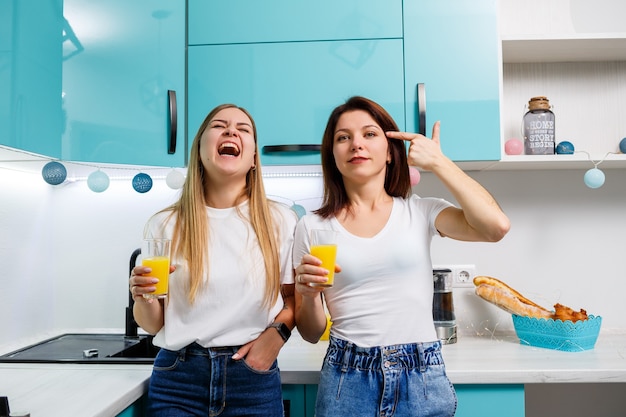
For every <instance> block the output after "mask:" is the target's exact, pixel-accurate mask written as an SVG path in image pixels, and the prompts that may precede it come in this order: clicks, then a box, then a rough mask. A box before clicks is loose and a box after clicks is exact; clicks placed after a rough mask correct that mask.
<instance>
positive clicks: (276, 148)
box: [263, 145, 322, 153]
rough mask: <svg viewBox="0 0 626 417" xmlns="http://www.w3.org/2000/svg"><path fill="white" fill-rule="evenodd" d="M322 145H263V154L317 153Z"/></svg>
mask: <svg viewBox="0 0 626 417" xmlns="http://www.w3.org/2000/svg"><path fill="white" fill-rule="evenodd" d="M321 149H322V145H265V146H263V153H275V152H319V151H320V150H321Z"/></svg>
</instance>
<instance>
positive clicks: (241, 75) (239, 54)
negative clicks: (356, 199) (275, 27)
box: [188, 39, 404, 165]
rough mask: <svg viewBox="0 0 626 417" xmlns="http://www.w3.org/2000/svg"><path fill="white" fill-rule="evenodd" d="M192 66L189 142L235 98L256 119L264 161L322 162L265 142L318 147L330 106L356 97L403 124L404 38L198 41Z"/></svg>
mask: <svg viewBox="0 0 626 417" xmlns="http://www.w3.org/2000/svg"><path fill="white" fill-rule="evenodd" d="M188 65H189V75H188V91H189V113H188V123H189V125H188V134H189V137H190V138H189V139H190V141H191V139H193V136H194V135H195V134H196V131H197V129H198V127H199V126H200V124H201V123H202V121H203V120H204V118H205V117H206V115H207V113H208V112H209V111H210V110H211V109H212V108H213V107H215V106H217V105H218V104H222V103H234V104H236V105H238V106H242V107H245V108H246V109H247V110H249V111H250V113H251V114H252V116H253V118H254V120H255V123H256V126H257V130H258V140H259V149H260V150H261V161H262V163H263V164H270V165H300V164H319V163H320V162H321V161H320V155H319V152H307V151H305V152H299V151H298V152H289V151H287V152H268V148H267V147H268V146H277V145H303V144H304V145H320V144H321V140H322V134H323V131H324V127H325V126H326V121H327V119H328V117H329V116H330V112H331V111H332V109H333V108H335V107H336V106H338V105H339V104H341V103H343V102H344V101H345V100H346V99H347V98H348V97H350V96H352V95H362V96H366V97H368V98H371V99H373V100H375V101H377V102H379V103H380V104H381V105H382V106H384V107H385V108H386V109H387V110H388V111H389V112H390V113H391V115H392V116H393V117H394V119H395V120H396V122H397V123H398V124H399V125H400V126H403V125H404V78H403V77H404V74H403V69H402V40H401V39H387V40H358V41H329V42H285V43H259V44H238V45H212V46H194V47H190V48H189V52H188ZM289 149H291V148H287V150H289Z"/></svg>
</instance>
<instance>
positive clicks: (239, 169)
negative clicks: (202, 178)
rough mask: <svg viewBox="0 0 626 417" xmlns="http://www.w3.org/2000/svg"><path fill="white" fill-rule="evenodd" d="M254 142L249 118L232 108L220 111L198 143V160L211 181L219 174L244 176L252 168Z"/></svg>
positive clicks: (242, 177)
mask: <svg viewBox="0 0 626 417" xmlns="http://www.w3.org/2000/svg"><path fill="white" fill-rule="evenodd" d="M255 154H256V141H255V136H254V127H253V123H252V121H251V120H250V118H249V117H248V116H247V115H246V114H245V113H244V112H243V111H241V110H240V109H237V108H235V107H230V108H225V109H222V110H220V111H219V112H218V113H216V114H215V116H214V117H213V118H212V119H211V120H210V121H209V123H208V125H207V127H206V129H205V130H204V132H203V133H202V138H201V141H200V158H201V160H202V165H203V166H204V169H205V171H206V172H207V173H208V174H209V177H210V178H211V179H213V180H216V179H217V178H219V176H220V175H226V176H237V177H239V175H240V176H241V179H244V180H245V176H246V174H247V173H248V171H250V169H251V168H253V167H254V165H255V163H254V157H255Z"/></svg>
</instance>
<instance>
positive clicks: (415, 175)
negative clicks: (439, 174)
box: [409, 167, 422, 187]
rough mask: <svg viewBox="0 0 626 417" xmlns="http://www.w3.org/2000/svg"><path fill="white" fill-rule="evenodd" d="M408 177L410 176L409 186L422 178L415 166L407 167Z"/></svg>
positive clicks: (417, 182)
mask: <svg viewBox="0 0 626 417" xmlns="http://www.w3.org/2000/svg"><path fill="white" fill-rule="evenodd" d="M409 177H410V178H411V187H413V186H415V185H417V184H419V182H420V179H421V178H422V176H421V174H420V172H419V171H418V170H417V168H415V167H409Z"/></svg>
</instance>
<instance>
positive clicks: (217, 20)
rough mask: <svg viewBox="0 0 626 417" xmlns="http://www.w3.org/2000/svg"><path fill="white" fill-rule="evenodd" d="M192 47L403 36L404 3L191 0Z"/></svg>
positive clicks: (375, 0) (377, 0) (371, 0)
mask: <svg viewBox="0 0 626 417" xmlns="http://www.w3.org/2000/svg"><path fill="white" fill-rule="evenodd" d="M188 7H189V45H207V44H224V43H250V42H284V41H321V40H333V39H334V40H338V39H372V38H379V39H380V38H399V37H402V1H401V0H385V1H380V0H341V1H336V0H317V1H303V0H295V1H294V0H269V1H259V0H229V1H206V0H189V6H188Z"/></svg>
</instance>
